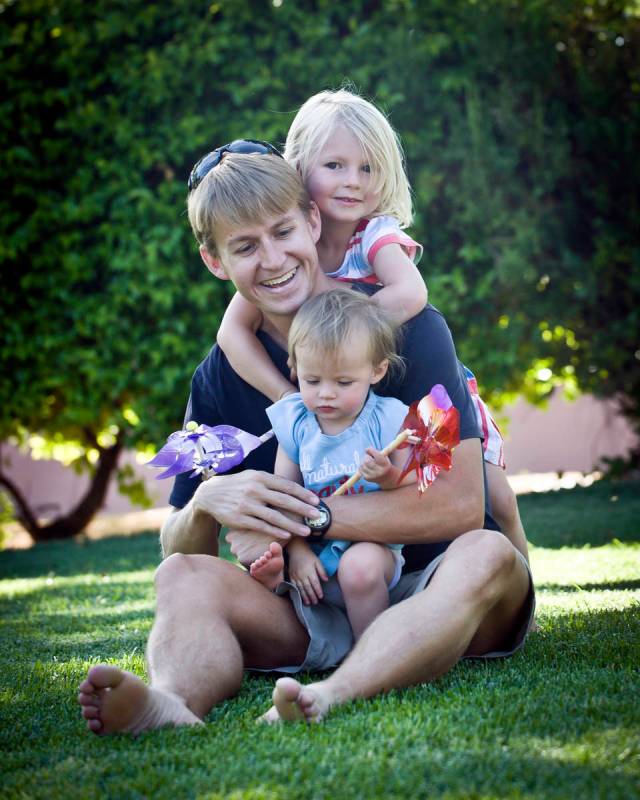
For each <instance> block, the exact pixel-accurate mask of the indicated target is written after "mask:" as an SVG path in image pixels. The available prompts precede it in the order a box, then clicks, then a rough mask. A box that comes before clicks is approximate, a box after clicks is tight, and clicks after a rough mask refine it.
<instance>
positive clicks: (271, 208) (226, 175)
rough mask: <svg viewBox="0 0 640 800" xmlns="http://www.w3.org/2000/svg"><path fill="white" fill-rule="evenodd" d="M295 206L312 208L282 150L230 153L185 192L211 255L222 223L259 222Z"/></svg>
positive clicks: (199, 236) (194, 223)
mask: <svg viewBox="0 0 640 800" xmlns="http://www.w3.org/2000/svg"><path fill="white" fill-rule="evenodd" d="M295 207H297V208H299V209H300V210H301V211H302V212H303V213H304V214H305V215H308V214H309V213H310V210H311V201H310V199H309V195H308V193H307V190H306V189H305V188H304V185H303V184H302V181H301V179H300V176H299V175H298V173H297V172H296V171H295V169H293V168H292V167H291V166H290V165H289V164H287V162H286V161H285V160H284V159H282V158H280V157H279V156H275V155H265V154H259V153H249V154H244V153H242V154H241V153H227V154H226V155H225V156H224V157H223V159H222V161H221V162H220V163H219V164H218V165H217V166H216V167H214V168H213V169H212V170H211V171H210V172H209V173H208V174H207V175H206V176H205V177H204V178H203V180H202V182H201V183H200V184H199V185H198V186H197V187H196V188H195V189H194V190H193V191H192V192H190V194H189V196H188V198H187V210H188V213H189V222H190V223H191V229H192V230H193V233H194V236H195V237H196V239H197V240H198V242H199V243H200V244H201V245H204V247H205V248H206V249H207V250H208V252H209V253H210V254H211V255H212V256H217V255H218V250H217V246H216V237H217V235H218V234H219V231H220V229H221V228H223V227H227V228H240V227H242V226H243V225H255V224H256V223H259V222H262V221H263V220H265V219H268V218H269V217H276V216H280V215H282V214H286V213H287V212H289V211H291V209H292V208H295Z"/></svg>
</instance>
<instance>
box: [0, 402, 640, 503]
mask: <svg viewBox="0 0 640 800" xmlns="http://www.w3.org/2000/svg"><path fill="white" fill-rule="evenodd" d="M504 416H505V417H506V418H507V420H508V422H507V424H506V425H505V426H503V427H504V433H505V439H506V445H505V453H506V459H507V472H508V474H509V475H517V474H519V473H523V472H530V473H541V472H559V471H562V472H569V471H579V472H590V471H591V470H593V469H594V468H595V467H597V465H598V464H599V462H600V460H601V458H602V457H603V456H618V455H624V454H626V453H627V452H628V451H629V449H630V448H631V447H632V445H633V443H634V436H633V434H632V432H631V430H630V428H629V426H628V424H627V423H626V422H625V421H624V420H623V419H622V418H621V417H619V416H616V414H615V409H614V407H613V405H612V404H611V403H604V402H601V401H596V400H594V399H593V398H592V397H588V396H585V397H581V398H579V399H578V400H577V401H575V402H571V403H570V402H568V401H566V400H564V399H562V398H561V397H554V398H553V399H552V400H551V402H550V403H549V407H548V409H547V410H542V409H538V408H535V407H533V406H531V405H529V404H527V403H525V402H524V401H518V402H517V403H516V404H515V405H514V406H512V407H510V408H508V409H507V410H506V411H505V413H504ZM1 454H2V461H3V467H4V470H5V471H6V472H7V473H8V474H9V476H10V477H11V478H12V479H13V480H14V481H15V482H16V483H17V484H18V485H19V486H20V487H21V489H22V491H23V493H24V494H25V496H26V498H27V500H28V502H29V503H30V505H31V506H32V508H35V509H40V510H41V512H42V515H43V516H56V515H57V514H59V513H61V512H65V511H67V510H69V509H70V508H71V507H72V506H73V504H74V503H76V502H77V501H78V499H79V498H80V497H81V495H82V493H83V491H84V490H85V488H86V485H87V480H86V478H83V477H82V476H78V475H76V474H75V472H73V471H72V470H71V469H66V468H64V467H62V466H61V465H60V464H59V463H58V462H51V461H33V460H31V459H30V458H29V457H28V456H26V455H23V454H22V453H19V452H17V451H16V450H15V449H13V448H11V447H10V446H8V445H3V446H2V451H1ZM126 461H128V463H131V465H132V466H133V467H134V469H135V470H136V472H137V473H138V474H139V475H140V476H142V477H143V478H144V479H145V480H146V484H147V489H148V492H149V494H150V495H151V496H152V498H153V500H154V505H156V506H165V505H166V504H167V498H168V496H169V491H170V489H171V481H170V480H169V481H157V480H155V479H154V471H153V470H151V469H148V468H145V467H143V466H140V465H139V464H137V463H136V461H135V458H134V456H133V455H132V454H127V456H126ZM131 509H132V506H131V504H130V503H129V501H128V500H127V499H126V498H124V497H122V496H121V495H119V494H118V491H117V488H116V486H115V484H114V485H112V486H111V488H110V490H109V493H108V496H107V500H106V503H105V507H104V509H103V511H105V512H107V513H111V514H118V513H124V512H126V511H130V510H131Z"/></svg>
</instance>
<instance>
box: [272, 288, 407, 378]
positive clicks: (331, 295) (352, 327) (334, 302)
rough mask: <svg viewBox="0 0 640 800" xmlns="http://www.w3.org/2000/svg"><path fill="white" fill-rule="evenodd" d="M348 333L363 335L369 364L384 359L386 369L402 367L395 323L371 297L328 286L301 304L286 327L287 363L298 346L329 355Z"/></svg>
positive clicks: (379, 362)
mask: <svg viewBox="0 0 640 800" xmlns="http://www.w3.org/2000/svg"><path fill="white" fill-rule="evenodd" d="M352 334H355V335H356V336H358V337H365V338H366V340H367V344H368V350H367V357H368V358H369V359H371V364H372V365H374V366H376V367H377V366H378V365H379V364H381V363H382V362H383V361H385V360H387V361H388V362H389V369H390V370H392V369H398V370H400V371H402V370H403V369H404V362H403V360H402V357H401V356H399V355H398V353H397V347H398V328H397V326H396V325H394V323H393V322H392V321H391V320H390V319H389V317H388V316H387V315H386V314H385V313H384V311H383V310H382V309H381V308H380V306H378V305H377V304H376V303H375V302H374V301H373V300H372V298H370V297H368V296H367V295H364V294H361V293H360V292H356V291H353V290H352V289H330V290H329V291H328V292H324V293H322V294H319V295H316V296H315V297H312V298H311V299H309V300H307V301H306V302H305V303H303V305H302V306H301V307H300V309H299V311H298V313H297V314H296V315H295V317H294V318H293V322H292V323H291V328H290V329H289V340H288V349H289V356H290V357H291V362H292V364H293V366H294V367H295V366H297V359H296V349H297V348H298V347H301V346H302V347H309V348H310V349H311V350H312V351H314V352H320V353H322V354H326V355H327V356H329V357H331V356H333V355H335V353H337V352H338V351H339V350H340V348H341V347H343V346H344V345H345V342H347V341H348V340H349V337H350V336H351V335H352Z"/></svg>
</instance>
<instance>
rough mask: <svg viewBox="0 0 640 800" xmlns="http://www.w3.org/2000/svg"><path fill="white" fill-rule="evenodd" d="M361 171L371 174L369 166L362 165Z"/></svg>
mask: <svg viewBox="0 0 640 800" xmlns="http://www.w3.org/2000/svg"><path fill="white" fill-rule="evenodd" d="M362 171H363V172H367V173H370V172H371V167H370V166H369V164H363V165H362Z"/></svg>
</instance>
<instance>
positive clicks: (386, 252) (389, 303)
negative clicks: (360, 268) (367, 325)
mask: <svg viewBox="0 0 640 800" xmlns="http://www.w3.org/2000/svg"><path fill="white" fill-rule="evenodd" d="M371 266H372V267H373V270H374V272H375V273H376V276H377V277H378V278H379V279H380V283H382V284H383V288H382V289H380V291H379V292H376V293H375V294H374V295H373V299H374V300H375V301H376V303H378V304H379V305H380V306H382V308H383V309H384V310H385V311H386V312H387V314H389V315H390V317H391V318H392V319H393V320H394V322H397V323H398V324H402V323H403V322H406V321H407V320H408V319H411V317H415V315H416V314H418V313H419V312H420V311H422V309H423V308H424V307H425V306H426V304H427V295H428V293H427V287H426V285H425V282H424V280H423V278H422V275H421V274H420V273H419V272H418V268H417V267H416V265H415V264H414V263H413V261H412V260H411V259H410V258H409V256H408V255H407V254H406V252H405V250H404V249H403V247H402V246H401V245H399V244H396V243H395V242H392V243H389V244H386V245H384V247H381V248H380V249H379V250H378V252H377V253H376V255H375V258H374V259H373V264H372V265H371Z"/></svg>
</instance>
